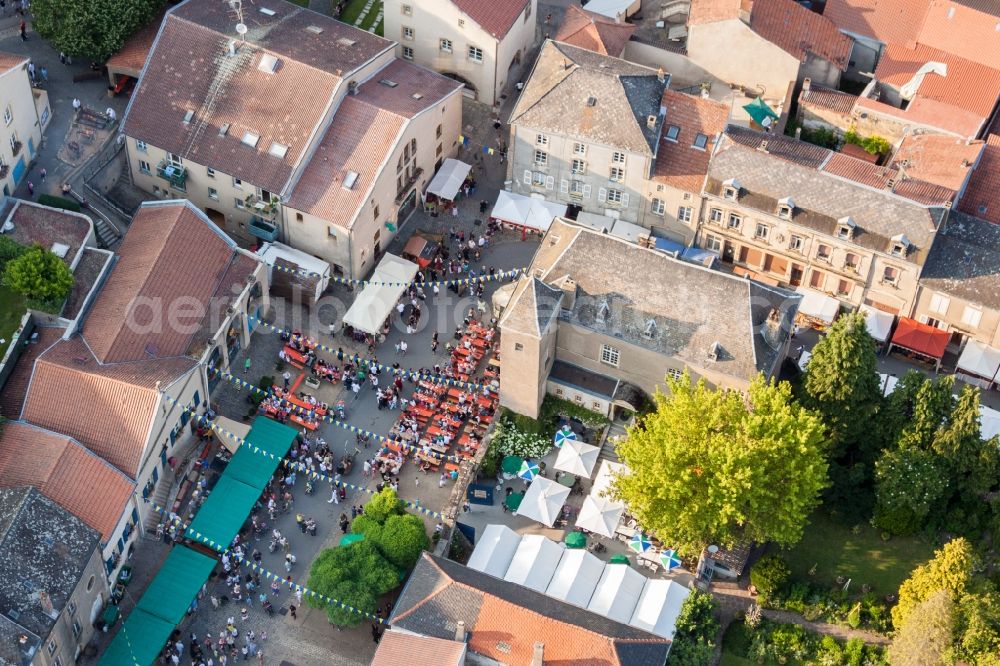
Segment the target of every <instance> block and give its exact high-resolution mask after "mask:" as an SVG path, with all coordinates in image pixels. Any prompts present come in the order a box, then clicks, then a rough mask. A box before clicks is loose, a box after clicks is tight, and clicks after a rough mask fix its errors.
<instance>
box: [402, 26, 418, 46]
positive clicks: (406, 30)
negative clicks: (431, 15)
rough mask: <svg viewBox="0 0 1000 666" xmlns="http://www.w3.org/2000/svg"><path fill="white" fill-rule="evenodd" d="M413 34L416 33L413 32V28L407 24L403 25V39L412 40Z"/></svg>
mask: <svg viewBox="0 0 1000 666" xmlns="http://www.w3.org/2000/svg"><path fill="white" fill-rule="evenodd" d="M414 34H416V33H414V31H413V28H411V27H410V26H408V25H404V26H403V39H405V40H406V41H408V42H412V41H413V36H414Z"/></svg>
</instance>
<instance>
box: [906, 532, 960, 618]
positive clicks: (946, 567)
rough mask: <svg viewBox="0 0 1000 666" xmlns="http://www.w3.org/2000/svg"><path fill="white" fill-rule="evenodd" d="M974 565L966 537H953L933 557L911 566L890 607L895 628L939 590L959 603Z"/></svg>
mask: <svg viewBox="0 0 1000 666" xmlns="http://www.w3.org/2000/svg"><path fill="white" fill-rule="evenodd" d="M976 564H977V558H976V554H975V552H974V551H973V550H972V545H971V544H970V543H969V542H968V541H967V540H965V539H961V538H960V539H953V540H951V541H949V542H948V543H946V544H945V545H944V546H943V547H942V548H941V549H940V550H937V551H934V557H933V559H931V560H930V561H929V562H927V563H926V564H922V565H920V566H919V567H917V568H916V569H914V570H913V573H912V574H910V577H909V578H907V579H906V580H904V581H903V584H902V585H900V586H899V601H898V602H897V603H896V605H895V606H894V607H893V609H892V623H893V624H894V625H895V626H896V629H902V627H903V625H904V624H906V621H907V620H908V619H909V617H910V614H912V613H913V611H914V609H916V607H917V606H918V605H920V603H921V602H923V601H926V600H927V599H929V598H930V596H931V595H932V594H934V593H935V592H937V591H938V590H944V591H946V592H948V593H949V594H950V595H951V600H952V601H953V602H955V603H962V602H963V601H964V598H965V596H966V593H967V592H968V590H969V586H970V584H971V583H972V572H973V569H974V568H975V567H976Z"/></svg>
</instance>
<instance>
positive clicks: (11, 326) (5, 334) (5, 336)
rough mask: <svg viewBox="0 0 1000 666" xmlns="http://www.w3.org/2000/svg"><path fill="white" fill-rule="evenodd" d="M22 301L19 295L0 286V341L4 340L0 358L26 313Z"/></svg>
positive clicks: (0, 346) (0, 347)
mask: <svg viewBox="0 0 1000 666" xmlns="http://www.w3.org/2000/svg"><path fill="white" fill-rule="evenodd" d="M26 309H27V308H26V307H25V305H24V299H23V298H21V296H20V295H19V294H15V293H14V292H13V291H11V290H10V289H8V288H7V287H4V286H3V285H0V340H6V342H4V343H3V344H2V345H0V358H2V357H3V355H4V354H5V353H6V352H7V345H9V344H10V339H11V337H12V336H13V335H14V331H16V330H17V327H18V325H19V324H20V323H21V317H23V316H24V313H25V311H26Z"/></svg>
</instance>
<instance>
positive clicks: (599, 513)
mask: <svg viewBox="0 0 1000 666" xmlns="http://www.w3.org/2000/svg"><path fill="white" fill-rule="evenodd" d="M623 513H625V505H624V504H622V503H621V502H614V501H612V500H609V499H607V498H606V497H600V496H598V495H594V494H593V493H591V494H590V495H587V496H586V497H584V498H583V506H581V507H580V513H579V514H578V515H577V517H576V526H577V527H580V528H582V529H585V530H587V531H589V532H594V533H595V534H600V535H602V536H606V537H610V538H613V537H614V536H615V528H617V527H618V523H620V522H621V519H622V514H623Z"/></svg>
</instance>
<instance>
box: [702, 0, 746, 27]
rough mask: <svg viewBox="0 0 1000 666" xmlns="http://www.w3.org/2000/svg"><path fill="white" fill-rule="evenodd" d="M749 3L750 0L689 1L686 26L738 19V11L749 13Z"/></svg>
mask: <svg viewBox="0 0 1000 666" xmlns="http://www.w3.org/2000/svg"><path fill="white" fill-rule="evenodd" d="M751 2H752V0H691V11H690V12H689V13H688V21H687V22H688V25H698V24H701V23H715V22H716V21H728V20H729V19H734V18H739V15H740V10H741V9H743V10H744V11H749V9H750V3H751Z"/></svg>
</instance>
